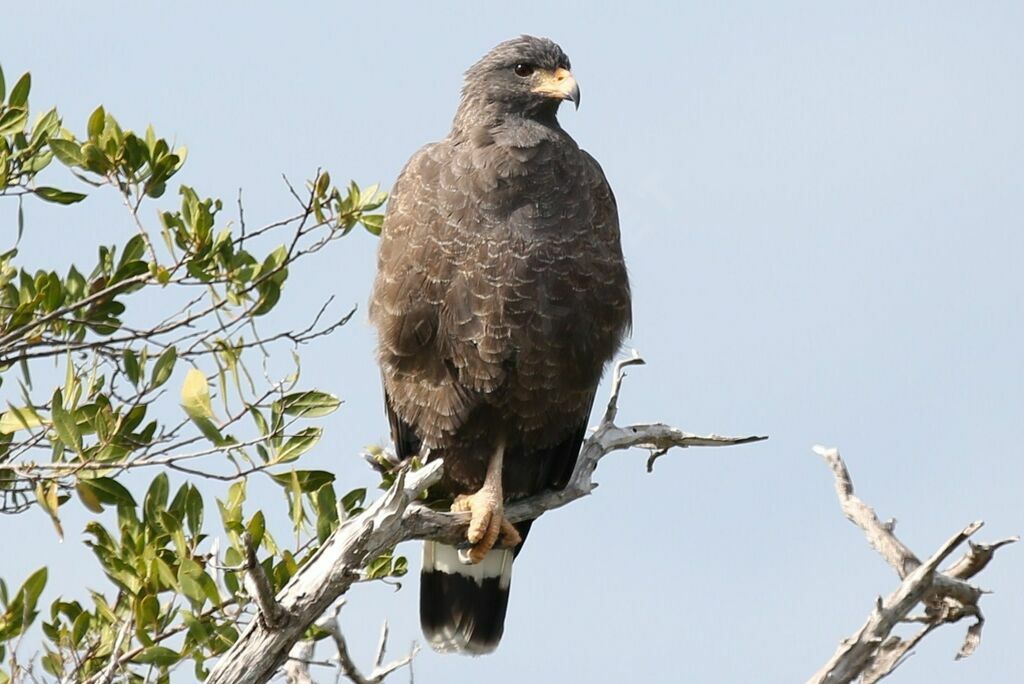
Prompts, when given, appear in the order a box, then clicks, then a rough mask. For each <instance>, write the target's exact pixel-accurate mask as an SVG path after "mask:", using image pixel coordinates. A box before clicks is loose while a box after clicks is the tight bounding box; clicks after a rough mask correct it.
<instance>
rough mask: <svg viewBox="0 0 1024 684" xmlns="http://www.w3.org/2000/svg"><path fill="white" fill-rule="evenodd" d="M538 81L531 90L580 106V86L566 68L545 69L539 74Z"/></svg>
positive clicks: (577, 107)
mask: <svg viewBox="0 0 1024 684" xmlns="http://www.w3.org/2000/svg"><path fill="white" fill-rule="evenodd" d="M538 81H539V83H538V85H537V87H536V88H534V89H533V92H535V93H539V94H541V95H547V96H548V97H557V98H558V99H559V100H569V101H570V102H572V103H573V104H574V105H576V109H579V108H580V86H579V84H577V83H576V79H575V78H573V75H572V73H571V72H570V71H569V70H568V69H562V68H561V67H559V68H558V69H555V70H554V71H551V72H548V71H545V72H543V73H542V74H540V77H539V78H538Z"/></svg>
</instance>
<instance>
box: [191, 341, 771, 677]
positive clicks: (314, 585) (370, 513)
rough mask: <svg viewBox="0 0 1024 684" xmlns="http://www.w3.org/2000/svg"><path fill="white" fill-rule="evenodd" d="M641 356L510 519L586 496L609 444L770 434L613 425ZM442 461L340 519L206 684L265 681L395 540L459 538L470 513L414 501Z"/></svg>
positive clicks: (509, 512)
mask: <svg viewBox="0 0 1024 684" xmlns="http://www.w3.org/2000/svg"><path fill="white" fill-rule="evenodd" d="M639 363H642V360H640V358H639V357H638V356H636V354H635V353H634V355H633V357H632V358H630V359H626V360H624V361H620V362H619V363H618V364H617V365H616V367H615V373H614V376H613V384H612V392H611V397H610V398H609V401H608V406H607V409H606V411H605V413H604V416H603V418H602V420H601V423H600V424H599V425H598V427H597V429H596V430H595V431H594V433H593V434H592V435H591V436H590V437H589V438H588V439H587V440H586V441H585V442H584V444H583V448H582V450H581V451H580V456H579V459H578V461H577V463H576V469H575V471H574V472H573V475H572V478H571V480H570V481H569V484H568V485H567V486H566V488H565V489H564V490H562V491H558V492H547V493H544V494H541V495H538V496H535V497H531V498H529V499H525V500H523V501H519V502H516V503H514V504H512V505H510V506H509V507H508V508H507V509H506V512H505V514H506V516H507V517H509V518H510V519H511V520H512V521H518V520H525V519H527V518H536V517H539V516H540V515H542V514H543V513H545V512H547V511H549V510H552V509H555V508H558V507H560V506H564V505H565V504H567V503H570V502H571V501H575V500H576V499H579V498H581V497H583V496H586V495H587V494H589V493H590V492H591V491H593V489H594V488H595V487H596V486H597V485H596V483H595V482H594V480H593V475H594V471H595V469H596V468H597V465H598V463H599V462H600V460H601V459H602V458H604V457H605V456H607V455H608V454H610V453H611V452H613V451H620V450H623V449H630V448H633V447H640V448H643V449H648V450H652V451H659V450H664V449H669V448H672V447H680V448H685V447H691V446H730V445H735V444H746V443H748V442H756V441H760V440H763V439H767V438H766V437H756V436H752V437H722V436H719V435H703V436H702V435H695V434H692V433H688V432H684V431H682V430H679V429H677V428H673V427H670V426H668V425H664V424H661V423H653V424H644V425H630V426H626V427H619V426H617V425H615V423H614V421H615V417H616V415H617V404H618V399H619V393H620V391H621V386H622V380H623V378H624V377H625V373H624V370H625V368H626V367H627V366H629V365H636V364H639ZM441 467H442V466H441V462H440V461H434V462H431V463H430V464H429V465H427V466H425V467H423V468H421V469H419V470H417V471H415V472H411V473H409V472H403V473H401V474H400V475H399V477H398V479H397V480H396V482H395V484H394V485H393V486H392V487H391V489H389V490H388V492H387V493H386V494H385V495H384V496H382V497H381V498H379V499H377V500H376V501H375V502H373V503H372V504H370V505H369V506H368V507H367V508H366V510H365V511H363V512H362V513H360V514H359V515H357V516H355V517H353V518H351V519H349V520H347V521H345V522H344V523H343V524H342V526H341V527H340V528H338V530H337V531H335V532H334V533H333V534H332V535H331V537H329V538H328V539H327V541H326V542H324V544H323V546H322V547H321V548H320V549H319V550H318V551H317V553H316V554H315V555H314V556H313V558H311V559H310V560H309V562H308V563H307V564H306V565H304V566H303V567H302V568H300V569H299V571H298V572H297V573H296V574H295V575H294V576H293V577H292V579H291V581H290V582H289V583H288V585H287V586H285V588H284V589H283V590H281V592H280V593H279V594H278V596H277V604H278V605H280V606H281V607H282V608H283V609H284V611H286V613H287V615H288V617H287V619H286V620H284V621H282V622H283V624H281V625H280V626H279V627H277V628H271V627H269V626H268V625H267V624H266V621H264V620H253V621H252V622H250V624H249V625H248V627H247V628H246V630H245V631H244V632H243V633H242V634H241V635H240V636H239V638H238V640H237V641H236V642H235V644H234V645H232V647H231V648H230V649H228V651H227V652H225V653H224V655H222V656H221V657H220V660H219V661H218V662H217V664H216V666H215V667H214V668H213V670H212V671H211V672H210V676H209V677H208V678H207V680H206V681H207V684H226V683H228V682H231V683H232V684H255V683H261V682H266V681H268V680H269V679H270V678H271V677H272V676H273V675H274V673H275V672H277V671H278V670H279V669H280V668H281V667H282V666H283V665H284V664H285V662H286V661H287V659H288V655H289V652H290V651H291V650H292V648H293V646H294V645H295V644H296V642H298V641H299V640H300V639H301V638H302V636H303V633H304V632H305V630H306V628H307V627H308V626H309V625H311V624H313V623H314V622H316V620H317V619H318V618H319V617H320V616H321V615H322V614H323V613H324V612H325V611H326V610H327V609H328V608H329V607H330V606H331V605H332V604H333V603H334V602H335V601H336V600H337V599H338V597H339V596H341V595H342V594H344V593H345V592H346V591H348V589H349V587H350V586H351V585H352V584H353V583H354V582H356V581H357V580H359V579H360V578H361V572H362V569H363V568H364V567H365V566H366V564H367V563H368V562H370V561H371V560H373V559H374V558H376V557H377V556H379V555H380V554H382V553H384V552H386V551H388V550H389V549H391V548H393V547H394V546H395V545H396V544H398V543H400V542H403V541H408V540H411V539H439V540H442V541H457V540H461V539H463V538H464V537H465V534H466V526H467V524H468V522H469V516H468V514H451V513H441V512H438V511H434V510H432V509H430V508H427V507H426V506H424V505H422V504H419V503H416V499H417V498H418V497H419V496H420V494H421V493H422V492H423V491H424V490H426V489H427V488H428V487H429V486H430V485H432V484H434V483H436V482H437V481H438V480H439V479H440V477H441ZM339 633H340V632H339ZM339 653H341V649H339ZM387 667H388V666H385V668H387ZM379 669H380V668H377V669H375V672H377V671H378V670H379ZM373 676H374V675H373V674H371V675H370V677H369V678H368V679H367V681H374V680H373Z"/></svg>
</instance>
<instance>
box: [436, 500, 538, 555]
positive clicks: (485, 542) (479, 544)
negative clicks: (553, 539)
mask: <svg viewBox="0 0 1024 684" xmlns="http://www.w3.org/2000/svg"><path fill="white" fill-rule="evenodd" d="M451 510H452V513H462V512H465V511H468V512H469V513H470V514H471V516H472V517H471V518H470V521H469V530H468V531H467V532H466V539H467V541H468V542H469V543H470V548H469V549H468V550H467V551H466V552H465V553H462V552H460V553H459V556H460V557H462V558H463V559H464V560H468V561H469V562H470V563H479V562H480V561H482V560H483V559H484V556H486V555H487V552H488V551H490V550H491V549H493V548H494V547H495V546H497V547H498V548H506V549H511V548H514V547H516V546H518V545H519V543H520V542H522V537H520V536H519V531H518V530H516V528H515V526H514V525H513V524H512V523H510V522H509V521H508V519H507V518H505V512H504V507H503V506H502V502H501V498H500V497H499V496H498V495H497V493H496V492H493V491H491V490H489V489H488V488H487V487H484V488H482V489H481V490H480V491H478V492H477V493H476V494H462V495H460V496H457V497H455V501H454V502H453V503H452V508H451Z"/></svg>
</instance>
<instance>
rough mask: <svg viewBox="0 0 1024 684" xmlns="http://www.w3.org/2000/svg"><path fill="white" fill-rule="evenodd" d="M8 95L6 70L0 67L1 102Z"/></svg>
mask: <svg viewBox="0 0 1024 684" xmlns="http://www.w3.org/2000/svg"><path fill="white" fill-rule="evenodd" d="M5 97H7V84H6V83H5V82H4V70H3V68H2V67H0V102H3V101H4V98H5Z"/></svg>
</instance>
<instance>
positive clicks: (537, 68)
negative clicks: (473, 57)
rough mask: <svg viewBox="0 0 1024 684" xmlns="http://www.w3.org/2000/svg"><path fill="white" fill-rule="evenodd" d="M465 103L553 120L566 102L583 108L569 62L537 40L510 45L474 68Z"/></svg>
mask: <svg viewBox="0 0 1024 684" xmlns="http://www.w3.org/2000/svg"><path fill="white" fill-rule="evenodd" d="M462 97H463V101H464V102H473V103H474V104H476V105H477V106H483V107H486V108H487V109H488V110H490V111H491V112H492V113H495V114H502V115H519V116H530V117H535V116H553V115H554V113H555V112H556V111H557V110H558V105H559V104H561V102H562V100H569V101H571V102H573V103H574V104H575V105H576V106H577V107H579V106H580V88H579V86H578V85H576V79H575V78H573V75H572V73H571V72H570V71H569V58H568V57H566V55H565V53H564V52H562V48H560V47H558V45H557V44H555V43H554V42H553V41H551V40H548V39H547V38H535V37H533V36H520V37H518V38H513V39H512V40H506V41H505V42H504V43H500V44H499V45H498V46H497V47H495V48H494V49H493V50H491V51H490V52H488V53H487V54H486V55H484V56H483V58H482V59H481V60H480V61H479V62H477V63H476V64H474V65H473V66H472V67H470V68H469V70H468V71H466V84H465V86H464V87H463V89H462Z"/></svg>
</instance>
